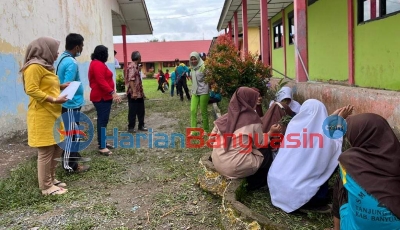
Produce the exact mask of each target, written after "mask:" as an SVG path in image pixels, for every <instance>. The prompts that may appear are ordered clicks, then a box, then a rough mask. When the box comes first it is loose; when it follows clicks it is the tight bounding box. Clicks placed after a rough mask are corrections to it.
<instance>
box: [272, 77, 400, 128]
mask: <svg viewBox="0 0 400 230" xmlns="http://www.w3.org/2000/svg"><path fill="white" fill-rule="evenodd" d="M278 81H279V79H273V81H272V83H273V84H276V83H277V82H278ZM288 86H290V87H292V91H293V94H294V96H295V98H296V100H298V101H299V102H301V103H303V102H304V101H305V100H307V99H311V98H313V99H317V100H320V101H321V102H323V103H324V104H325V106H326V109H327V110H328V113H329V114H330V113H332V112H333V111H335V110H336V109H338V108H340V107H343V106H346V105H354V114H360V113H376V114H379V115H381V116H382V117H384V118H385V119H387V121H388V122H389V124H390V126H391V127H392V128H394V129H395V131H396V132H399V131H400V92H395V91H387V90H376V89H366V88H358V87H350V86H340V85H332V84H327V83H320V82H318V83H317V82H304V83H303V82H302V83H296V82H294V81H291V82H289V83H288Z"/></svg>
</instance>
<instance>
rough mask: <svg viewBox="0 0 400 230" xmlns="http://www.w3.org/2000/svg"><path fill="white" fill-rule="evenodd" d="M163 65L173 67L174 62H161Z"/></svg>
mask: <svg viewBox="0 0 400 230" xmlns="http://www.w3.org/2000/svg"><path fill="white" fill-rule="evenodd" d="M163 67H175V62H163Z"/></svg>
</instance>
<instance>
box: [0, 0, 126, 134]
mask: <svg viewBox="0 0 400 230" xmlns="http://www.w3.org/2000/svg"><path fill="white" fill-rule="evenodd" d="M112 10H113V11H115V12H120V9H119V5H118V3H117V1H116V0H102V1H98V0H68V1H63V0H58V1H56V0H20V1H3V2H2V3H1V4H0V24H1V27H0V34H1V37H0V81H1V84H0V108H1V110H0V137H3V136H5V135H6V134H11V133H13V132H14V131H20V130H24V129H26V113H27V107H28V102H29V98H28V96H27V95H26V94H25V92H24V89H23V85H22V77H21V74H19V69H20V68H21V67H22V63H23V57H24V54H25V50H26V47H27V46H28V44H29V43H30V42H31V41H32V40H34V39H36V38H38V37H41V36H50V37H54V38H56V39H58V40H60V41H61V44H60V49H59V52H60V53H61V52H63V51H64V46H65V37H66V36H67V35H68V34H69V33H79V34H82V35H83V37H84V38H85V41H84V48H83V52H82V55H81V56H80V57H79V58H77V61H78V62H79V71H80V74H81V76H80V77H81V80H82V83H83V85H84V88H85V100H86V103H85V104H86V105H90V104H91V102H90V101H89V93H90V88H89V84H88V77H87V72H88V68H89V64H90V54H91V53H92V52H93V50H94V48H95V47H96V46H97V45H105V46H107V47H109V49H110V51H109V52H110V53H111V54H112V50H113V37H112V36H113V31H112V13H111V11H112ZM110 57H111V58H110V59H109V63H107V65H108V67H109V68H110V69H111V70H112V71H113V72H114V73H115V69H114V67H113V59H112V55H110Z"/></svg>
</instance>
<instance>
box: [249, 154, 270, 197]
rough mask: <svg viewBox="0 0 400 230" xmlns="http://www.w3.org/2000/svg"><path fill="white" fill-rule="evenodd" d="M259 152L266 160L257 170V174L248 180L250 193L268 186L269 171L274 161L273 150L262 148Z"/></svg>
mask: <svg viewBox="0 0 400 230" xmlns="http://www.w3.org/2000/svg"><path fill="white" fill-rule="evenodd" d="M258 150H259V151H260V152H261V153H262V155H263V156H264V160H263V162H262V163H261V166H260V168H259V169H258V170H257V172H256V173H254V174H253V175H251V176H248V177H247V178H246V181H247V190H248V191H254V190H256V189H259V188H261V187H264V186H265V185H267V184H268V183H267V176H268V171H269V168H270V167H271V164H272V161H273V158H272V151H271V148H262V149H258Z"/></svg>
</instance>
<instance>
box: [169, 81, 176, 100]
mask: <svg viewBox="0 0 400 230" xmlns="http://www.w3.org/2000/svg"><path fill="white" fill-rule="evenodd" d="M170 87H171V97H173V96H174V88H175V82H173V81H171V84H170Z"/></svg>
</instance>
